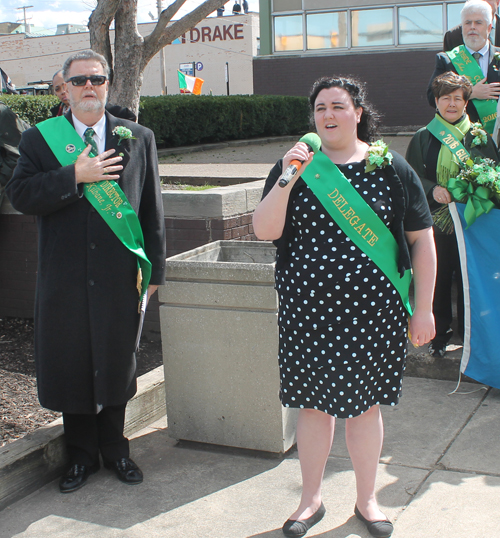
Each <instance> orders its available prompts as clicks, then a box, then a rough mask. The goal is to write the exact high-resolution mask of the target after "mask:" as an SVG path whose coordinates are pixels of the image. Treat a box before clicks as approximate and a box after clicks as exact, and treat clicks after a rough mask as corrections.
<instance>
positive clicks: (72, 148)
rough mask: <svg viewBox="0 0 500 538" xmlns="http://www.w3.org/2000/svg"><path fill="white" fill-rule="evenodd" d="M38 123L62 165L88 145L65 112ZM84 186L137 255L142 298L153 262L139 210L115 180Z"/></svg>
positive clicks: (98, 208) (138, 284)
mask: <svg viewBox="0 0 500 538" xmlns="http://www.w3.org/2000/svg"><path fill="white" fill-rule="evenodd" d="M36 127H37V129H38V130H39V131H40V133H41V134H42V136H43V138H44V139H45V142H47V144H48V146H49V148H50V149H51V150H52V152H53V153H54V155H55V157H56V158H57V160H58V161H59V163H60V164H61V166H68V165H70V164H74V163H75V161H76V158H77V156H78V155H80V153H81V152H82V151H83V150H84V149H85V143H84V142H83V140H82V139H81V138H80V136H79V135H78V133H77V132H76V131H75V128H74V127H73V126H72V125H71V123H70V122H69V121H68V120H67V119H66V118H65V117H64V116H58V117H56V118H50V119H48V120H45V121H43V122H41V123H38V124H37V125H36ZM90 155H93V153H92V152H91V153H90ZM83 190H84V195H85V198H87V200H88V201H89V202H90V203H91V204H92V206H93V207H94V208H95V210H96V211H97V212H98V213H99V215H101V217H102V218H103V219H104V220H105V222H106V224H107V225H108V226H109V227H110V228H111V230H112V232H113V233H114V234H115V235H116V237H118V239H119V240H120V241H121V242H122V243H123V245H124V246H125V247H127V248H128V249H129V250H130V251H131V252H133V253H134V254H135V255H136V256H137V269H138V271H137V289H138V291H139V296H140V298H141V299H142V297H143V295H144V293H145V292H146V290H147V289H148V284H149V280H150V278H151V262H150V261H149V260H148V257H147V256H146V253H145V251H144V236H143V234H142V228H141V224H140V222H139V219H138V218H137V214H136V213H135V211H134V209H133V207H132V206H131V205H130V202H129V201H128V200H127V197H126V196H125V194H124V192H123V191H122V190H121V188H120V187H119V186H118V184H117V183H116V182H115V181H111V180H109V181H99V182H96V183H85V185H84V189H83Z"/></svg>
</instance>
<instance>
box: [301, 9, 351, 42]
mask: <svg viewBox="0 0 500 538" xmlns="http://www.w3.org/2000/svg"><path fill="white" fill-rule="evenodd" d="M306 28H307V33H306V35H307V48H308V49H336V48H338V47H347V11H340V12H337V13H313V14H309V15H307V17H306Z"/></svg>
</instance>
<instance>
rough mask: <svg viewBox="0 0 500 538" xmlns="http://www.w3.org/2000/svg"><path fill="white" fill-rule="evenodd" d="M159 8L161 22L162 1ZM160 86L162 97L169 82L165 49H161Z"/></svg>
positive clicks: (158, 2) (159, 1)
mask: <svg viewBox="0 0 500 538" xmlns="http://www.w3.org/2000/svg"><path fill="white" fill-rule="evenodd" d="M157 7H158V20H160V16H161V12H162V5H161V0H158V1H157ZM160 85H161V95H165V94H166V93H167V92H166V88H167V80H166V78H165V57H164V54H163V47H162V48H161V49H160Z"/></svg>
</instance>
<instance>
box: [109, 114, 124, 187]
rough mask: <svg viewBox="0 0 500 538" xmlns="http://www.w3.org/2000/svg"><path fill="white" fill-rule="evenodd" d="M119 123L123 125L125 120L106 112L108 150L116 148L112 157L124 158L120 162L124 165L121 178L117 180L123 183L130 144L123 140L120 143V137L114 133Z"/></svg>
mask: <svg viewBox="0 0 500 538" xmlns="http://www.w3.org/2000/svg"><path fill="white" fill-rule="evenodd" d="M119 125H123V122H122V121H121V120H120V119H119V118H116V117H115V116H113V115H111V114H110V113H109V112H106V150H108V149H114V150H115V153H113V155H111V158H112V157H117V156H118V155H121V157H122V159H123V160H122V161H121V162H120V163H119V164H121V165H122V166H123V170H122V172H121V173H120V179H119V180H118V181H117V183H118V184H120V183H121V177H122V174H123V172H124V171H125V168H126V166H127V164H128V162H129V161H130V153H129V147H128V144H124V143H123V142H122V143H121V144H120V145H118V141H119V137H118V136H116V135H114V134H113V129H114V128H115V127H118V126H119Z"/></svg>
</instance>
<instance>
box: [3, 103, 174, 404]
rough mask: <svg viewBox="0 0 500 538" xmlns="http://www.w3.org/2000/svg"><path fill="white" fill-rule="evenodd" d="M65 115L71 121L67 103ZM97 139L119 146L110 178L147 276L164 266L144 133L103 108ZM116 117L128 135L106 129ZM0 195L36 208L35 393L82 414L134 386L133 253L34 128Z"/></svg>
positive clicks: (156, 280) (151, 147) (149, 145)
mask: <svg viewBox="0 0 500 538" xmlns="http://www.w3.org/2000/svg"><path fill="white" fill-rule="evenodd" d="M66 117H67V118H68V119H69V120H70V121H72V116H71V112H70V113H68V114H67V115H66ZM106 117H107V123H106V149H111V148H115V149H116V151H117V153H123V161H122V163H121V164H123V167H124V168H123V170H122V172H120V179H119V180H118V184H119V185H120V187H121V188H122V190H123V191H124V193H125V195H126V196H127V198H128V200H129V202H130V203H131V205H132V207H133V208H134V210H135V211H136V213H137V214H138V216H139V219H140V222H141V226H142V230H143V234H144V241H145V250H146V254H147V255H148V258H149V259H150V261H151V262H152V266H153V270H152V277H151V284H162V283H163V282H164V271H165V231H164V220H163V204H162V198H161V188H160V182H159V177H158V160H157V154H156V145H155V140H154V135H153V133H152V132H151V131H150V130H149V129H146V128H145V127H142V126H141V125H138V124H136V123H133V122H130V121H127V120H122V119H118V118H115V117H114V116H111V115H110V114H108V113H106ZM119 125H123V126H125V127H127V128H129V129H130V130H131V131H132V134H133V136H134V137H135V138H136V139H135V140H126V141H122V143H121V144H120V145H118V141H119V140H118V137H117V136H116V135H113V134H112V130H113V129H114V128H115V127H116V126H119ZM19 150H20V154H21V156H20V158H19V161H18V164H17V167H16V169H15V171H14V175H13V177H12V179H11V181H10V182H9V184H8V185H7V195H8V197H9V198H10V200H11V203H12V205H13V206H14V207H15V208H16V209H17V210H18V211H20V212H22V213H25V214H29V215H37V217H38V219H37V220H38V233H39V238H38V241H39V245H38V276H37V286H36V301H35V362H36V369H37V381H38V395H39V399H40V403H41V404H42V405H43V406H44V407H47V408H49V409H53V410H56V411H63V412H66V413H81V414H92V413H96V412H98V410H99V409H100V407H101V406H104V407H106V406H110V405H121V404H123V403H125V402H127V401H128V400H129V399H130V398H131V397H132V396H133V395H134V394H135V392H136V390H137V387H136V364H135V354H134V343H135V337H136V332H137V323H138V314H137V305H138V298H139V296H138V292H137V289H136V277H137V261H136V257H135V255H134V254H132V253H131V252H130V251H129V250H128V249H127V248H126V247H124V246H123V244H122V243H121V242H120V241H119V240H118V239H117V237H116V236H115V235H114V234H113V232H112V231H111V230H110V229H109V227H108V226H107V224H106V223H105V222H104V220H103V219H102V218H101V216H100V215H99V214H98V213H97V212H96V211H95V209H94V208H93V207H92V206H91V204H90V203H89V202H88V200H87V199H86V198H85V197H84V196H83V188H82V185H81V184H80V185H79V186H77V185H76V181H75V167H74V165H70V166H64V167H61V165H60V164H59V162H58V161H57V159H56V158H55V156H54V155H53V153H52V152H51V150H50V149H49V147H48V145H47V143H46V142H45V140H44V139H43V137H42V135H41V134H40V132H39V131H38V129H36V128H32V129H29V130H28V131H25V132H24V133H23V136H22V139H21V143H20V146H19Z"/></svg>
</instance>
